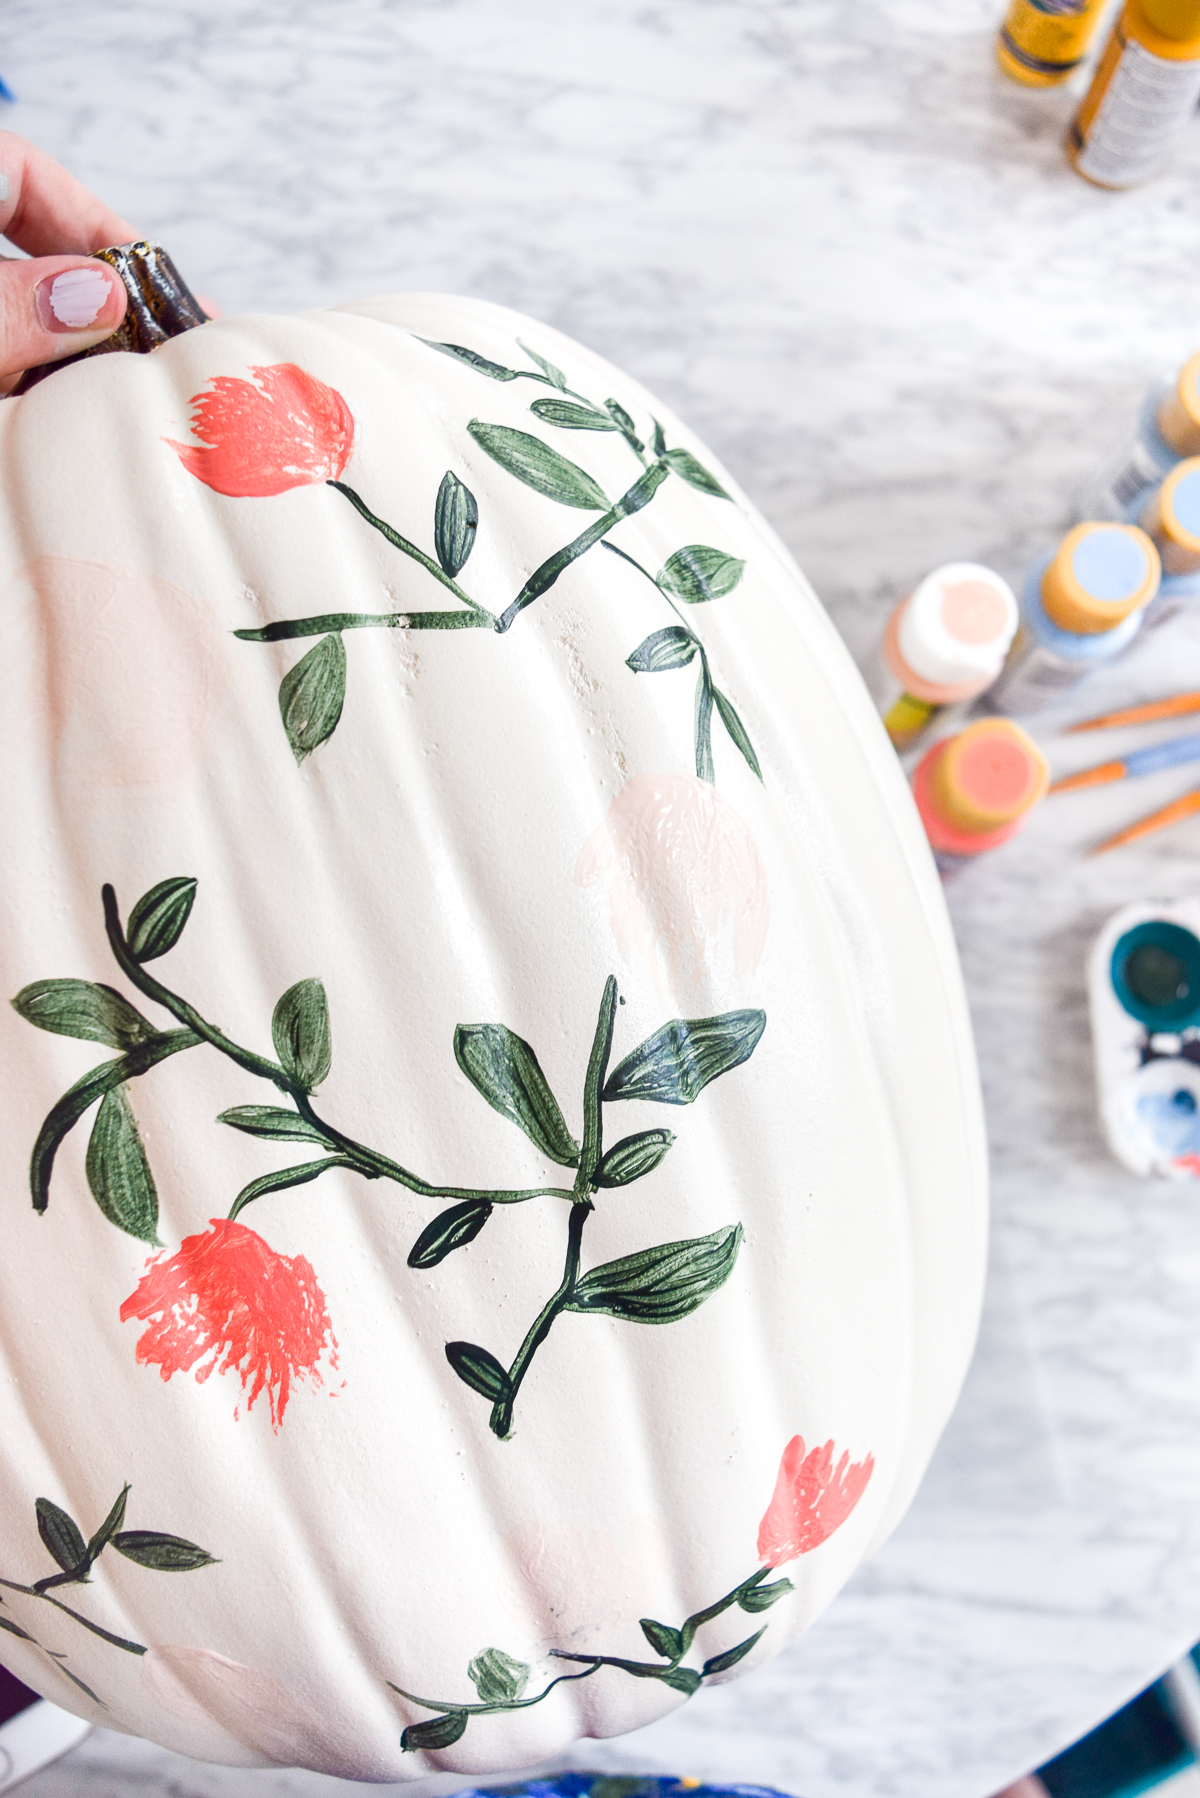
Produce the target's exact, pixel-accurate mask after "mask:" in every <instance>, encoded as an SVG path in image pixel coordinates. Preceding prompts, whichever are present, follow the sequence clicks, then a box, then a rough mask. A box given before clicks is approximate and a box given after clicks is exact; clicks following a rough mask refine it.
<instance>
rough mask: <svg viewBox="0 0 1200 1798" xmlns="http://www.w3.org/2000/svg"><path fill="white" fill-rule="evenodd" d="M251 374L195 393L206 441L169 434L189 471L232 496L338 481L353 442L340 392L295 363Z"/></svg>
mask: <svg viewBox="0 0 1200 1798" xmlns="http://www.w3.org/2000/svg"><path fill="white" fill-rule="evenodd" d="M250 373H251V374H252V375H253V376H254V380H253V381H243V380H240V379H238V378H237V377H236V376H235V375H216V376H214V378H213V380H212V383H211V387H210V391H209V392H207V393H196V394H193V395H192V398H191V401H190V402H189V403H190V405H191V408H192V419H191V428H192V432H193V434H194V435H195V436H197V437H198V438H199V439H200V444H195V443H175V442H174V441H173V440H172V439H171V438H169V437H165V438H164V439H163V441H164V443H166V444H167V446H168V448H170V449H173V450H175V451H176V452H177V454H178V456H179V460H180V461H181V462H182V463H183V466H184V467H185V468H186V469H187V471H188V473H189V474H194V475H195V476H196V479H197V480H200V481H203V482H204V484H205V486H206V487H211V488H212V489H213V492H214V493H224V494H227V495H228V496H229V497H230V498H231V499H263V498H265V497H266V496H267V495H268V494H272V493H287V492H288V491H289V490H290V489H291V488H293V487H312V486H316V485H317V484H319V483H320V482H321V481H335V480H337V479H338V478H339V477H340V475H341V473H342V470H343V469H344V468H345V466H346V464H347V462H348V461H349V460H350V452H351V450H352V449H353V448H354V419H353V417H352V415H351V412H350V408H349V406H347V404H346V402H345V400H344V399H343V398H342V396H341V394H340V393H338V392H337V391H336V389H335V388H333V387H326V386H325V384H324V382H322V381H318V380H317V379H316V378H315V376H313V375H309V374H305V372H304V370H303V369H302V368H297V367H296V365H295V363H294V362H276V363H274V364H272V366H271V367H269V368H252V369H251V370H250ZM201 445H202V446H203V447H201Z"/></svg>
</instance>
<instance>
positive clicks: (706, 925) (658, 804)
mask: <svg viewBox="0 0 1200 1798" xmlns="http://www.w3.org/2000/svg"><path fill="white" fill-rule="evenodd" d="M603 874H609V875H610V880H609V887H608V902H609V909H610V912H611V916H612V928H613V935H614V936H615V938H616V940H617V946H618V948H619V949H620V951H621V953H622V955H624V957H625V959H626V960H627V961H631V962H632V961H639V960H640V961H642V962H643V963H646V964H648V965H649V967H650V969H651V970H656V967H657V958H658V952H659V949H660V947H661V948H662V949H663V950H664V951H665V954H666V958H667V962H668V965H669V967H670V969H671V972H672V974H673V976H675V977H678V976H679V975H680V974H681V973H682V972H683V971H684V969H685V968H688V967H689V964H690V968H691V971H693V972H695V971H698V970H699V968H701V967H703V966H704V964H705V963H706V962H708V961H709V960H711V958H712V956H713V955H714V954H715V953H718V952H720V951H721V950H725V952H726V953H728V954H730V955H731V957H732V960H733V964H734V967H735V969H736V971H737V973H738V974H746V973H750V972H753V970H754V969H755V968H756V967H757V966H758V963H759V960H760V959H761V956H762V952H763V945H764V944H765V942H766V938H767V926H768V924H769V923H770V918H771V902H770V897H769V895H768V892H767V871H766V868H765V867H764V866H763V861H762V857H761V855H760V854H759V852H758V844H757V843H756V842H755V841H754V838H753V836H752V835H751V834H750V830H749V828H748V827H747V825H746V824H745V823H744V822H743V820H742V819H741V818H740V817H739V815H738V813H737V812H735V811H734V809H733V807H732V806H731V805H730V804H729V802H728V800H726V799H723V798H722V797H721V795H720V793H718V792H717V789H716V788H715V787H714V786H711V785H710V784H709V782H708V781H703V780H697V779H696V777H695V776H694V775H691V774H635V775H634V777H633V779H632V780H630V781H627V782H626V784H625V785H624V786H623V787H622V788H621V791H620V792H619V793H618V794H617V797H616V798H615V799H614V800H613V802H612V804H611V806H610V807H609V809H608V815H607V817H606V818H605V820H604V822H603V823H602V824H600V825H599V826H598V827H597V828H596V829H595V830H594V831H593V832H592V834H591V836H590V837H589V838H588V840H587V842H586V843H585V844H584V846H583V848H582V849H581V850H580V852H579V859H578V860H577V862H576V863H575V883H576V885H577V886H591V885H592V883H593V882H594V881H596V880H598V879H599V878H600V877H601V875H603Z"/></svg>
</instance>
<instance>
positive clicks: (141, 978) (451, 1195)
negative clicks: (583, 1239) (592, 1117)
mask: <svg viewBox="0 0 1200 1798" xmlns="http://www.w3.org/2000/svg"><path fill="white" fill-rule="evenodd" d="M102 897H103V900H104V925H105V929H106V931H107V933H108V941H109V947H110V948H111V949H112V952H113V957H114V959H115V960H116V963H117V966H118V967H119V968H120V969H121V972H122V973H123V974H124V975H125V978H126V979H127V980H128V981H129V982H130V984H131V985H132V986H134V987H136V988H137V990H138V992H140V993H144V994H145V996H146V998H147V999H152V1000H154V1002H155V1004H157V1005H161V1006H162V1007H163V1008H164V1009H165V1010H166V1011H169V1012H170V1013H171V1015H172V1017H174V1018H177V1019H178V1020H179V1022H180V1023H182V1024H185V1025H186V1026H187V1029H188V1030H189V1031H191V1032H192V1033H194V1036H195V1037H196V1038H197V1039H198V1040H199V1041H201V1042H206V1043H208V1044H209V1045H210V1047H211V1048H214V1049H218V1050H219V1051H220V1052H221V1054H222V1055H225V1056H227V1057H228V1059H229V1060H230V1061H232V1062H234V1063H235V1065H236V1066H237V1067H240V1068H243V1069H244V1070H245V1071H246V1073H248V1074H254V1075H255V1076H257V1078H258V1079H260V1080H269V1081H270V1082H271V1084H272V1086H275V1087H278V1089H279V1091H280V1092H282V1093H285V1094H286V1095H287V1097H288V1098H289V1099H291V1101H292V1103H293V1104H294V1105H295V1107H296V1110H297V1111H298V1112H299V1114H300V1116H301V1117H303V1118H304V1119H305V1121H306V1122H307V1123H309V1124H311V1125H312V1127H313V1129H314V1130H317V1131H319V1132H320V1134H321V1135H322V1136H323V1137H324V1139H325V1141H326V1142H327V1143H328V1144H329V1146H330V1148H331V1149H333V1150H337V1151H340V1154H339V1155H338V1156H337V1157H331V1158H330V1160H329V1161H328V1162H327V1163H324V1164H321V1165H320V1166H319V1168H318V1169H317V1170H316V1172H314V1173H313V1174H311V1175H309V1176H308V1177H309V1178H310V1179H315V1178H316V1173H317V1172H320V1173H324V1171H325V1168H326V1167H335V1166H340V1167H344V1166H352V1167H353V1168H354V1169H355V1171H356V1172H358V1173H360V1174H363V1175H364V1176H365V1177H366V1178H367V1179H368V1180H378V1179H385V1180H394V1181H395V1182H396V1183H397V1184H398V1185H400V1186H405V1187H407V1188H408V1189H409V1191H410V1192H415V1193H418V1194H420V1196H421V1197H422V1198H426V1199H486V1200H489V1201H490V1202H491V1203H492V1204H495V1205H520V1204H523V1203H524V1201H525V1200H526V1199H537V1198H543V1197H551V1198H560V1199H573V1198H574V1196H575V1195H574V1193H573V1192H569V1191H567V1190H566V1188H564V1187H559V1186H534V1187H529V1188H528V1189H520V1190H516V1189H514V1190H511V1191H505V1192H483V1191H479V1190H478V1189H476V1188H474V1187H469V1186H443V1185H439V1184H438V1183H437V1182H434V1181H429V1180H422V1179H421V1178H420V1176H419V1175H417V1174H414V1173H411V1172H410V1171H409V1169H408V1168H406V1167H402V1166H401V1165H400V1163H399V1162H398V1161H392V1160H391V1159H390V1157H389V1156H387V1155H381V1154H380V1153H379V1152H378V1150H376V1149H368V1148H367V1147H366V1146H365V1145H364V1144H363V1143H358V1142H355V1141H354V1139H353V1138H352V1137H349V1136H343V1134H342V1132H341V1131H340V1130H336V1129H335V1128H334V1127H333V1125H332V1124H327V1123H326V1122H325V1121H324V1119H323V1118H320V1117H318V1115H317V1113H316V1112H315V1111H314V1110H313V1106H312V1101H311V1099H310V1098H309V1096H308V1093H307V1092H306V1091H305V1089H304V1087H302V1086H301V1085H300V1084H299V1083H298V1082H297V1081H295V1080H293V1079H291V1077H290V1076H289V1075H288V1074H286V1073H285V1072H284V1070H283V1069H282V1068H281V1067H280V1066H279V1065H278V1063H277V1062H274V1061H270V1060H268V1059H267V1057H266V1056H265V1055H256V1054H254V1052H253V1051H252V1050H250V1049H243V1048H242V1047H241V1045H240V1044H238V1043H235V1042H233V1041H232V1039H231V1038H230V1037H227V1036H226V1035H225V1033H224V1032H223V1031H221V1030H218V1029H217V1028H216V1026H215V1025H214V1024H210V1023H209V1022H208V1021H207V1019H205V1018H202V1017H201V1016H200V1013H199V1012H198V1011H197V1010H196V1008H195V1007H194V1006H193V1005H189V1004H188V1002H187V1000H186V999H181V998H180V997H179V995H178V993H173V992H172V991H171V989H170V987H167V986H164V985H163V983H162V981H161V980H158V979H156V978H155V976H154V975H153V974H150V973H148V972H147V970H146V968H145V966H144V965H143V964H142V963H141V962H138V961H135V960H134V958H133V956H132V955H131V954H130V952H129V945H128V943H127V942H126V940H125V932H124V929H123V928H122V925H121V916H120V912H119V911H118V909H117V896H116V893H115V892H114V891H113V889H112V887H111V886H108V885H105V887H104V888H103V891H102ZM152 1046H153V1045H148V1046H147V1047H148V1048H149V1047H152ZM190 1046H191V1045H190V1044H188V1043H183V1042H181V1043H179V1044H178V1047H180V1048H187V1047H190ZM165 1052H168V1053H169V1051H165ZM133 1053H135V1054H136V1053H137V1051H134V1052H133ZM160 1059H161V1057H160ZM257 1196H258V1195H257V1194H253V1195H252V1197H257ZM250 1202H251V1201H250V1199H247V1198H245V1197H244V1196H241V1198H240V1202H239V1201H235V1207H234V1210H233V1211H231V1212H230V1216H231V1217H232V1216H234V1215H236V1212H237V1211H238V1210H241V1209H242V1208H243V1206H244V1205H247V1204H249V1203H250Z"/></svg>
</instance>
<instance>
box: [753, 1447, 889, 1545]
mask: <svg viewBox="0 0 1200 1798" xmlns="http://www.w3.org/2000/svg"><path fill="white" fill-rule="evenodd" d="M874 1468H875V1457H874V1455H866V1456H865V1457H864V1459H863V1460H861V1461H851V1459H850V1456H849V1455H848V1454H846V1453H844V1452H843V1454H842V1458H841V1460H840V1461H839V1462H838V1464H837V1466H836V1467H835V1466H834V1464H833V1441H832V1439H831V1440H830V1441H828V1442H827V1443H826V1444H825V1445H824V1447H823V1448H814V1449H812V1450H810V1451H809V1452H808V1453H807V1454H806V1453H805V1449H804V1438H803V1436H793V1437H792V1439H791V1441H790V1442H789V1443H788V1445H787V1447H786V1448H785V1449H784V1451H783V1458H782V1460H781V1461H780V1463H779V1474H778V1477H777V1479H776V1481H775V1492H774V1495H773V1496H772V1499H771V1502H770V1504H769V1505H768V1506H767V1510H766V1515H765V1516H764V1517H763V1520H762V1522H761V1523H760V1524H759V1526H758V1558H759V1560H760V1561H761V1562H762V1564H763V1566H764V1567H782V1566H783V1564H784V1562H785V1561H794V1560H796V1559H797V1557H798V1556H800V1555H806V1554H808V1553H809V1551H810V1550H811V1549H814V1548H819V1547H820V1546H821V1543H822V1542H824V1541H825V1539H826V1537H828V1536H832V1534H833V1532H834V1530H836V1529H838V1528H840V1526H841V1525H842V1524H843V1523H845V1521H846V1519H847V1517H849V1515H850V1513H851V1511H852V1510H853V1509H854V1507H855V1505H856V1504H857V1503H858V1501H859V1499H860V1498H861V1497H862V1495H863V1493H864V1491H865V1490H866V1485H867V1481H868V1480H869V1479H870V1477H871V1474H872V1472H873V1471H874Z"/></svg>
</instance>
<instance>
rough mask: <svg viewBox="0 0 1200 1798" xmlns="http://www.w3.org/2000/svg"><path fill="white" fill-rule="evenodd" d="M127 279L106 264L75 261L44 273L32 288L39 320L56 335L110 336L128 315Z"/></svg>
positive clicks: (93, 261) (95, 337)
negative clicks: (123, 280)
mask: <svg viewBox="0 0 1200 1798" xmlns="http://www.w3.org/2000/svg"><path fill="white" fill-rule="evenodd" d="M128 298H129V296H128V294H127V293H126V291H125V285H124V282H122V281H121V280H120V279H119V277H118V276H117V274H116V272H115V271H114V270H113V269H111V268H109V266H108V265H107V263H104V262H99V261H95V260H91V261H87V262H73V263H71V264H69V265H68V266H67V267H66V268H58V269H56V270H55V271H54V272H53V273H52V274H47V275H45V276H44V277H43V278H42V279H41V280H40V281H38V283H37V285H36V286H35V288H34V290H33V301H34V308H35V310H36V313H37V318H38V323H39V324H40V325H41V327H42V329H43V330H44V331H48V332H50V333H51V335H53V336H59V335H63V334H66V335H70V336H72V337H77V336H79V335H81V334H86V335H87V336H89V337H91V338H92V340H93V341H101V340H102V339H103V338H105V337H108V336H111V334H112V333H113V332H114V331H115V330H116V328H117V326H118V325H119V324H120V323H121V320H122V319H123V318H124V316H125V308H126V305H127V304H128Z"/></svg>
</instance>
